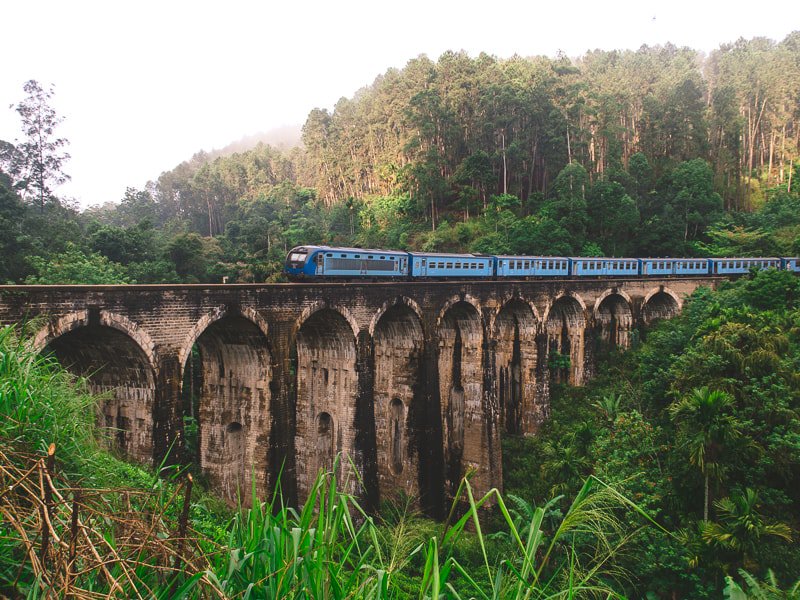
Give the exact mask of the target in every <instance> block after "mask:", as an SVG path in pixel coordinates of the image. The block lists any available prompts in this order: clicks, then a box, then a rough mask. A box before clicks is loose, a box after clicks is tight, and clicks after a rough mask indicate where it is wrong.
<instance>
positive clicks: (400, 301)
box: [369, 296, 424, 337]
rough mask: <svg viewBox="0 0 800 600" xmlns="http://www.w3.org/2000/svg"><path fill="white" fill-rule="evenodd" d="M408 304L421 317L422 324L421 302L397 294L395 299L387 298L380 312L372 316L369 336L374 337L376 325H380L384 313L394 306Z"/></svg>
mask: <svg viewBox="0 0 800 600" xmlns="http://www.w3.org/2000/svg"><path fill="white" fill-rule="evenodd" d="M401 304H403V305H405V306H407V307H408V308H409V309H410V310H411V311H412V312H413V313H414V314H415V315H416V316H417V319H419V322H420V324H421V323H423V322H424V319H423V317H422V309H421V308H420V306H419V304H417V303H416V302H415V301H414V300H412V299H411V298H409V297H407V296H397V297H396V298H394V299H393V300H387V301H386V302H384V303H383V304H382V305H381V307H380V309H379V310H378V312H376V313H375V315H374V316H373V317H372V320H371V321H370V323H369V336H370V337H373V336H374V335H375V327H376V326H377V325H378V322H379V321H380V320H381V318H383V315H384V314H385V313H386V311H388V310H389V309H391V308H394V307H396V306H399V305H401Z"/></svg>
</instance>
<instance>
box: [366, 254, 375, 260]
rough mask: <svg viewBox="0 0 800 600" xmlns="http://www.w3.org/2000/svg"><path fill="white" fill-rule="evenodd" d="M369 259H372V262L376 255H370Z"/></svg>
mask: <svg viewBox="0 0 800 600" xmlns="http://www.w3.org/2000/svg"><path fill="white" fill-rule="evenodd" d="M367 258H368V259H370V260H372V259H373V258H375V256H374V255H372V254H370V255H369V256H368V257H367Z"/></svg>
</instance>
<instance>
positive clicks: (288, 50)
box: [0, 0, 800, 207]
mask: <svg viewBox="0 0 800 600" xmlns="http://www.w3.org/2000/svg"><path fill="white" fill-rule="evenodd" d="M795 1H796V0H772V1H771V2H770V3H769V4H763V5H755V6H754V5H750V8H749V9H747V10H745V9H744V8H743V7H736V3H733V2H730V1H729V0H726V1H724V2H723V1H717V0H713V1H708V0H658V1H655V0H637V1H628V0H624V1H622V0H620V1H614V0H599V1H598V0H595V1H585V0H573V1H571V2H564V1H548V2H544V1H543V0H538V1H537V0H528V1H527V2H523V1H520V2H517V1H502V0H501V1H497V0H496V1H494V2H490V1H486V0H483V1H480V2H477V1H473V0H461V1H458V2H454V1H450V0H443V1H438V0H424V1H423V0H402V1H400V2H386V1H381V0H373V1H371V2H362V1H354V0H338V1H330V0H328V1H309V0H282V1H281V2H275V1H274V0H260V1H252V2H245V1H240V0H226V1H225V2H222V1H220V0H216V1H214V2H206V1H204V0H193V1H191V2H185V1H182V0H156V1H151V0H137V1H136V2H131V1H130V0H114V1H108V0H104V1H103V2H89V1H82V0H66V1H65V0H8V1H7V2H4V3H3V4H4V6H3V10H2V14H3V20H4V26H3V35H2V41H1V42H0V43H2V45H3V56H4V58H3V61H2V67H1V68H0V140H6V141H10V142H13V141H14V140H15V139H19V138H20V137H21V131H20V121H19V116H18V115H17V113H16V112H15V111H14V110H13V106H14V105H16V104H17V103H18V102H20V101H21V100H22V99H23V98H24V92H23V90H22V87H23V84H24V83H25V82H26V81H28V80H29V79H36V80H37V81H39V83H40V84H42V85H43V86H44V87H48V86H50V85H52V86H53V89H54V92H55V95H54V97H53V99H52V100H51V105H52V106H53V108H55V110H56V111H57V113H58V114H59V115H60V116H62V117H64V122H63V123H62V124H61V125H60V126H59V128H58V129H57V131H56V133H57V135H58V136H59V137H65V138H67V139H68V140H69V141H70V145H69V147H68V152H69V153H70V155H71V159H70V160H69V161H68V162H67V163H66V165H65V168H64V170H65V171H66V172H67V173H68V174H69V175H70V176H71V177H72V180H71V181H70V182H69V183H67V184H65V185H63V186H61V187H59V188H58V189H57V190H56V193H57V194H58V195H59V196H62V197H68V198H72V199H74V200H75V201H77V202H78V204H79V205H81V206H83V207H87V206H90V205H96V204H102V203H104V202H118V201H119V200H120V199H122V197H123V195H124V193H125V190H126V188H127V187H134V188H137V189H141V188H143V187H144V185H145V184H146V182H147V181H149V180H155V179H157V178H158V176H159V175H160V174H161V173H162V172H164V171H169V170H171V169H172V168H174V167H175V166H177V165H178V164H179V163H181V162H182V161H184V160H187V159H189V158H191V156H192V155H193V154H195V153H196V152H198V151H200V150H206V151H210V150H213V149H217V148H222V147H224V146H226V145H228V144H229V143H231V142H234V141H236V140H239V139H241V138H242V137H245V136H249V135H253V134H256V133H259V132H265V131H269V130H271V129H274V128H279V127H283V126H287V125H297V126H300V125H302V124H303V122H304V121H305V119H306V116H307V115H308V113H309V111H310V110H311V109H313V108H315V107H320V108H328V109H332V108H333V105H334V104H335V103H336V101H337V100H338V99H339V98H341V97H343V96H344V97H352V96H353V94H354V93H355V92H356V91H357V90H358V89H359V88H361V87H363V86H366V85H369V84H371V83H372V82H373V81H374V79H375V77H376V76H378V75H379V74H380V73H383V72H384V71H386V69H388V68H390V67H396V68H402V67H403V66H404V65H405V64H406V63H407V62H408V60H410V59H411V58H414V57H416V56H418V55H420V54H426V55H427V56H429V57H430V58H431V59H433V60H435V59H436V58H438V57H439V56H440V55H441V54H442V53H443V52H445V51H446V50H455V51H458V50H465V51H466V52H467V53H469V54H470V55H471V56H476V55H477V54H479V53H480V52H487V53H488V54H492V55H494V56H497V57H499V58H505V57H509V56H512V55H513V54H518V55H521V56H533V55H546V56H555V55H556V54H557V53H559V52H564V53H566V54H567V55H568V56H571V57H577V56H580V55H582V54H583V53H585V52H586V51H587V50H592V49H603V50H613V49H634V50H635V49H637V48H639V47H641V46H642V45H643V44H648V45H651V46H652V45H657V44H664V43H666V42H672V43H673V44H676V45H678V46H689V47H691V48H694V49H696V50H700V51H703V52H706V53H708V52H710V51H711V50H713V49H715V48H717V47H719V45H720V44H721V43H726V42H733V41H735V40H736V39H738V38H740V37H744V38H747V39H749V38H752V37H756V36H762V37H767V38H771V39H773V40H776V41H780V40H782V39H783V38H784V37H785V36H786V35H787V34H789V33H790V32H791V31H793V30H797V29H800V12H799V11H798V10H797V7H796V4H795ZM762 7H763V8H762Z"/></svg>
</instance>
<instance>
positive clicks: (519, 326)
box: [494, 298, 539, 434]
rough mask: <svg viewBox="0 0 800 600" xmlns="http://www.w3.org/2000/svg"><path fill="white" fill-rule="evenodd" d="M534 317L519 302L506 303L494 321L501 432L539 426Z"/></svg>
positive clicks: (525, 431) (527, 308) (521, 302)
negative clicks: (536, 406) (536, 411)
mask: <svg viewBox="0 0 800 600" xmlns="http://www.w3.org/2000/svg"><path fill="white" fill-rule="evenodd" d="M537 321H538V319H537V317H536V315H535V314H534V312H533V309H532V308H531V307H530V305H529V304H528V303H526V302H524V301H523V300H520V299H518V298H516V299H512V300H510V301H509V302H507V303H506V304H505V305H503V307H502V308H501V309H500V312H499V313H498V314H497V317H496V318H495V321H494V338H495V342H496V345H495V367H496V369H497V371H496V381H497V392H498V400H499V405H500V420H501V426H502V429H503V431H505V432H506V433H510V434H522V433H530V432H532V431H534V430H535V428H536V425H537V424H538V421H539V419H538V417H537V415H536V414H535V403H536V364H537V359H538V358H537V357H538V351H537V347H536V326H537Z"/></svg>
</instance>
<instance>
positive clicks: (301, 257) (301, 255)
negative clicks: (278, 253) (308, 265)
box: [286, 248, 308, 263]
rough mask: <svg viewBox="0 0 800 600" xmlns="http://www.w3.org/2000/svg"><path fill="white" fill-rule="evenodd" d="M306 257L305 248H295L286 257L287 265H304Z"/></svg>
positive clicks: (306, 251)
mask: <svg viewBox="0 0 800 600" xmlns="http://www.w3.org/2000/svg"><path fill="white" fill-rule="evenodd" d="M307 257H308V250H307V249H305V248H295V249H294V250H292V251H291V252H290V253H289V256H287V257H286V262H287V263H304V262H306V258H307Z"/></svg>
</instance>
